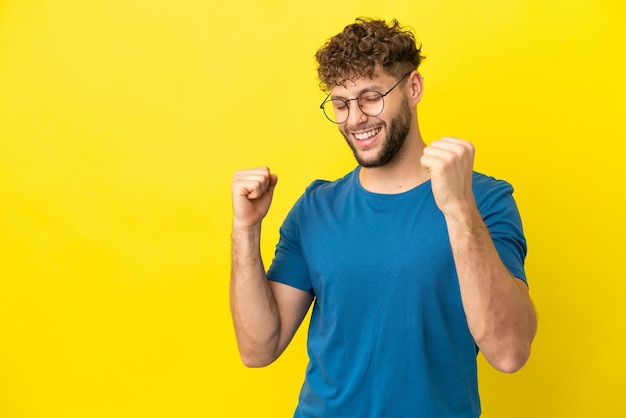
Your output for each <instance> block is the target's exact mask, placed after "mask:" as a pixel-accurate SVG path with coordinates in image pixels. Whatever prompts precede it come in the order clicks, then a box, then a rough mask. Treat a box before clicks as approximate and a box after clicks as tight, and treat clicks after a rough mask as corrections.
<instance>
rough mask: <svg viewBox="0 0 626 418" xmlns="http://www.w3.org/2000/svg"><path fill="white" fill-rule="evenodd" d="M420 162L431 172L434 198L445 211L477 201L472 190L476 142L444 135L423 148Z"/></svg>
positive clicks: (467, 206)
mask: <svg viewBox="0 0 626 418" xmlns="http://www.w3.org/2000/svg"><path fill="white" fill-rule="evenodd" d="M420 162H421V164H422V166H423V167H424V168H425V169H426V170H427V171H428V173H429V174H430V180H431V186H432V190H433V196H434V197H435V202H436V203H437V206H438V207H439V209H440V210H441V211H442V212H443V213H444V215H448V214H451V213H455V211H459V210H460V211H464V210H467V209H468V208H469V207H471V205H475V203H474V194H473V191H472V172H473V169H474V146H473V145H472V144H471V143H469V142H467V141H464V140H461V139H457V138H450V137H443V138H441V139H439V140H437V141H433V142H432V143H431V144H430V145H429V146H427V147H426V148H424V155H422V158H421V160H420Z"/></svg>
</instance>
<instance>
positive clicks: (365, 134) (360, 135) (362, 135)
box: [354, 128, 380, 141]
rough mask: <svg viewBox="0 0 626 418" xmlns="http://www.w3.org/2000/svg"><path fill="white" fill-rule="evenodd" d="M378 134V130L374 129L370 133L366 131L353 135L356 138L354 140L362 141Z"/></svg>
mask: <svg viewBox="0 0 626 418" xmlns="http://www.w3.org/2000/svg"><path fill="white" fill-rule="evenodd" d="M378 132H380V128H376V129H373V130H371V131H367V132H361V133H358V134H354V136H355V137H356V139H358V140H360V141H363V140H364V139H368V138H371V137H373V136H374V135H376V134H377V133H378Z"/></svg>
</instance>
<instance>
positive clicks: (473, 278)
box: [446, 206, 536, 372]
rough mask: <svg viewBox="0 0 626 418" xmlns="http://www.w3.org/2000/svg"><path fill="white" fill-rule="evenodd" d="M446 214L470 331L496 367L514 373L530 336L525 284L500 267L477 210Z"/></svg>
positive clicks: (532, 329) (532, 315)
mask: <svg viewBox="0 0 626 418" xmlns="http://www.w3.org/2000/svg"><path fill="white" fill-rule="evenodd" d="M459 213H460V215H458V214H457V215H456V216H447V217H446V221H447V225H448V233H449V236H450V244H451V247H452V252H453V255H454V261H455V265H456V269H457V273H458V277H459V286H460V289H461V297H462V300H463V307H464V309H465V313H466V317H467V321H468V325H469V328H470V332H471V333H472V335H473V336H474V339H475V341H476V344H477V345H478V346H479V348H480V349H481V351H482V352H483V354H484V355H485V357H486V358H487V360H488V361H489V362H490V363H491V364H492V365H493V366H494V367H496V368H497V369H499V370H502V371H507V372H514V371H516V370H518V369H519V368H520V367H522V366H523V364H524V363H525V362H526V361H527V359H528V357H529V355H530V345H531V342H532V340H533V338H534V336H535V332H536V317H535V311H534V307H533V305H532V302H531V300H530V297H529V296H528V290H527V288H526V285H525V284H524V283H523V282H522V281H521V280H519V279H517V278H515V277H513V276H512V275H511V273H510V272H509V271H508V269H507V268H506V266H505V265H504V264H503V263H502V261H501V259H500V257H499V255H498V253H497V251H496V248H495V246H494V244H493V241H492V239H491V236H490V234H489V231H488V230H487V227H486V226H485V224H484V222H483V220H482V218H481V216H480V213H479V212H478V209H477V208H476V207H475V206H472V207H471V208H470V209H469V210H466V211H462V212H459Z"/></svg>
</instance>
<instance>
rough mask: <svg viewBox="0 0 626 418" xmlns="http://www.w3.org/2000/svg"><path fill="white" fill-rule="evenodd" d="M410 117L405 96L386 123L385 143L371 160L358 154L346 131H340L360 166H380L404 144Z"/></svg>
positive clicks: (390, 159)
mask: <svg viewBox="0 0 626 418" xmlns="http://www.w3.org/2000/svg"><path fill="white" fill-rule="evenodd" d="M411 117H412V114H411V109H410V106H409V101H408V100H407V99H406V97H405V98H404V100H403V102H402V106H401V109H400V112H399V113H398V114H397V115H396V116H394V117H393V118H392V119H391V122H390V123H389V125H388V128H389V129H388V132H387V138H386V141H385V143H384V144H383V145H382V148H381V150H380V152H379V153H378V155H376V157H375V158H373V159H371V160H365V159H363V158H362V156H361V155H359V151H358V149H357V148H356V146H355V145H354V144H353V143H352V142H351V141H350V135H349V134H348V133H347V132H346V131H344V130H342V131H341V133H342V134H343V136H344V138H345V139H346V142H347V143H348V146H349V147H350V148H351V149H352V153H353V154H354V158H356V161H357V162H358V163H359V165H360V166H362V167H365V168H377V167H382V166H384V165H386V164H388V163H389V162H391V161H392V160H393V159H394V158H395V157H396V155H398V153H399V152H400V150H401V149H402V147H403V146H404V141H405V140H406V137H407V135H408V134H409V131H410V129H411Z"/></svg>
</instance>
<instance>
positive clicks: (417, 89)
mask: <svg viewBox="0 0 626 418" xmlns="http://www.w3.org/2000/svg"><path fill="white" fill-rule="evenodd" d="M407 84H408V86H409V91H410V93H409V101H410V103H411V106H416V105H417V104H418V103H419V102H420V100H422V93H423V92H424V78H423V77H422V74H420V72H419V71H413V72H412V73H411V74H410V75H409V81H408V82H407Z"/></svg>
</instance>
